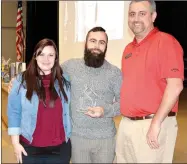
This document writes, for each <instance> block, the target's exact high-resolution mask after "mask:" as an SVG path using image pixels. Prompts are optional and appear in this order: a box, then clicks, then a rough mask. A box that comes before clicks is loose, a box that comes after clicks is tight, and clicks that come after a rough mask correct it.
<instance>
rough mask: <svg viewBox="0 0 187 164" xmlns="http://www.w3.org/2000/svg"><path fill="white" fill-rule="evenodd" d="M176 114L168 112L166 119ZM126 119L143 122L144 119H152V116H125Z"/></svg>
mask: <svg viewBox="0 0 187 164" xmlns="http://www.w3.org/2000/svg"><path fill="white" fill-rule="evenodd" d="M176 115H177V114H176V112H169V113H168V117H171V116H176ZM125 117H127V118H129V119H130V120H145V119H151V118H153V117H154V114H151V115H148V116H142V117H138V116H136V117H128V116H125Z"/></svg>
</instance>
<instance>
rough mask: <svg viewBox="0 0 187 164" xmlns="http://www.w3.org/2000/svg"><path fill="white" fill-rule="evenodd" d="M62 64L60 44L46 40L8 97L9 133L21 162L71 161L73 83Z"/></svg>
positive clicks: (18, 159)
mask: <svg viewBox="0 0 187 164" xmlns="http://www.w3.org/2000/svg"><path fill="white" fill-rule="evenodd" d="M67 80H68V79H67V76H65V75H64V74H63V71H62V69H61V67H60V65H59V55H58V52H57V47H56V45H55V43H54V42H53V41H52V40H49V39H43V40H41V41H40V42H39V43H38V44H37V45H36V47H35V50H34V54H33V58H32V60H31V62H30V64H29V66H28V68H27V69H26V71H25V72H23V73H22V74H19V75H18V76H17V77H16V78H15V80H14V81H13V85H12V89H11V91H10V93H9V97H8V134H9V135H11V140H12V144H13V147H14V152H15V155H16V158H17V162H18V163H19V162H20V163H22V162H23V163H69V161H70V157H71V143H70V135H71V124H70V116H69V103H70V83H69V81H67Z"/></svg>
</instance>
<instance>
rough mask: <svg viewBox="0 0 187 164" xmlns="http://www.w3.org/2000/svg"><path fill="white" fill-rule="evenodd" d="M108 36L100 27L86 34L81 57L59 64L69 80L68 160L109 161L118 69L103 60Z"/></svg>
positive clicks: (116, 109)
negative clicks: (69, 131) (70, 129)
mask: <svg viewBox="0 0 187 164" xmlns="http://www.w3.org/2000/svg"><path fill="white" fill-rule="evenodd" d="M107 43H108V36H107V34H106V32H105V29H103V28H102V27H94V28H92V29H91V30H90V31H89V32H88V34H87V36H86V43H85V50H84V58H80V59H70V60H68V61H66V62H65V63H64V64H62V68H63V71H64V72H65V73H67V74H68V75H69V77H70V82H71V118H72V137H71V143H72V158H71V161H72V163H112V162H113V160H114V156H115V138H114V137H115V134H116V128H115V124H114V121H113V117H115V116H117V115H120V104H119V100H120V87H121V82H122V75H121V71H120V69H119V68H117V67H116V66H114V65H112V64H110V63H109V62H108V61H106V60H105V54H106V51H107Z"/></svg>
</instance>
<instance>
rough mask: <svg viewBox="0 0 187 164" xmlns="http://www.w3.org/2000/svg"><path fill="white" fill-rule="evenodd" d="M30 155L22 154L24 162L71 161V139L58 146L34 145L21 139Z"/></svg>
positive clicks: (46, 163) (42, 163) (48, 162)
mask: <svg viewBox="0 0 187 164" xmlns="http://www.w3.org/2000/svg"><path fill="white" fill-rule="evenodd" d="M20 143H21V144H22V146H23V147H24V149H25V151H26V152H27V154H28V156H24V155H22V160H23V163H37V164H44V163H45V164H53V163H54V164H55V163H61V164H63V163H70V158H71V141H70V140H69V141H68V142H67V143H66V142H63V143H62V144H60V145H58V146H49V147H34V146H31V145H27V144H26V143H24V142H22V141H20Z"/></svg>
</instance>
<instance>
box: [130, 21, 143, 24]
mask: <svg viewBox="0 0 187 164" xmlns="http://www.w3.org/2000/svg"><path fill="white" fill-rule="evenodd" d="M132 23H133V24H136V23H139V24H142V23H143V22H142V21H134V22H132Z"/></svg>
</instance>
